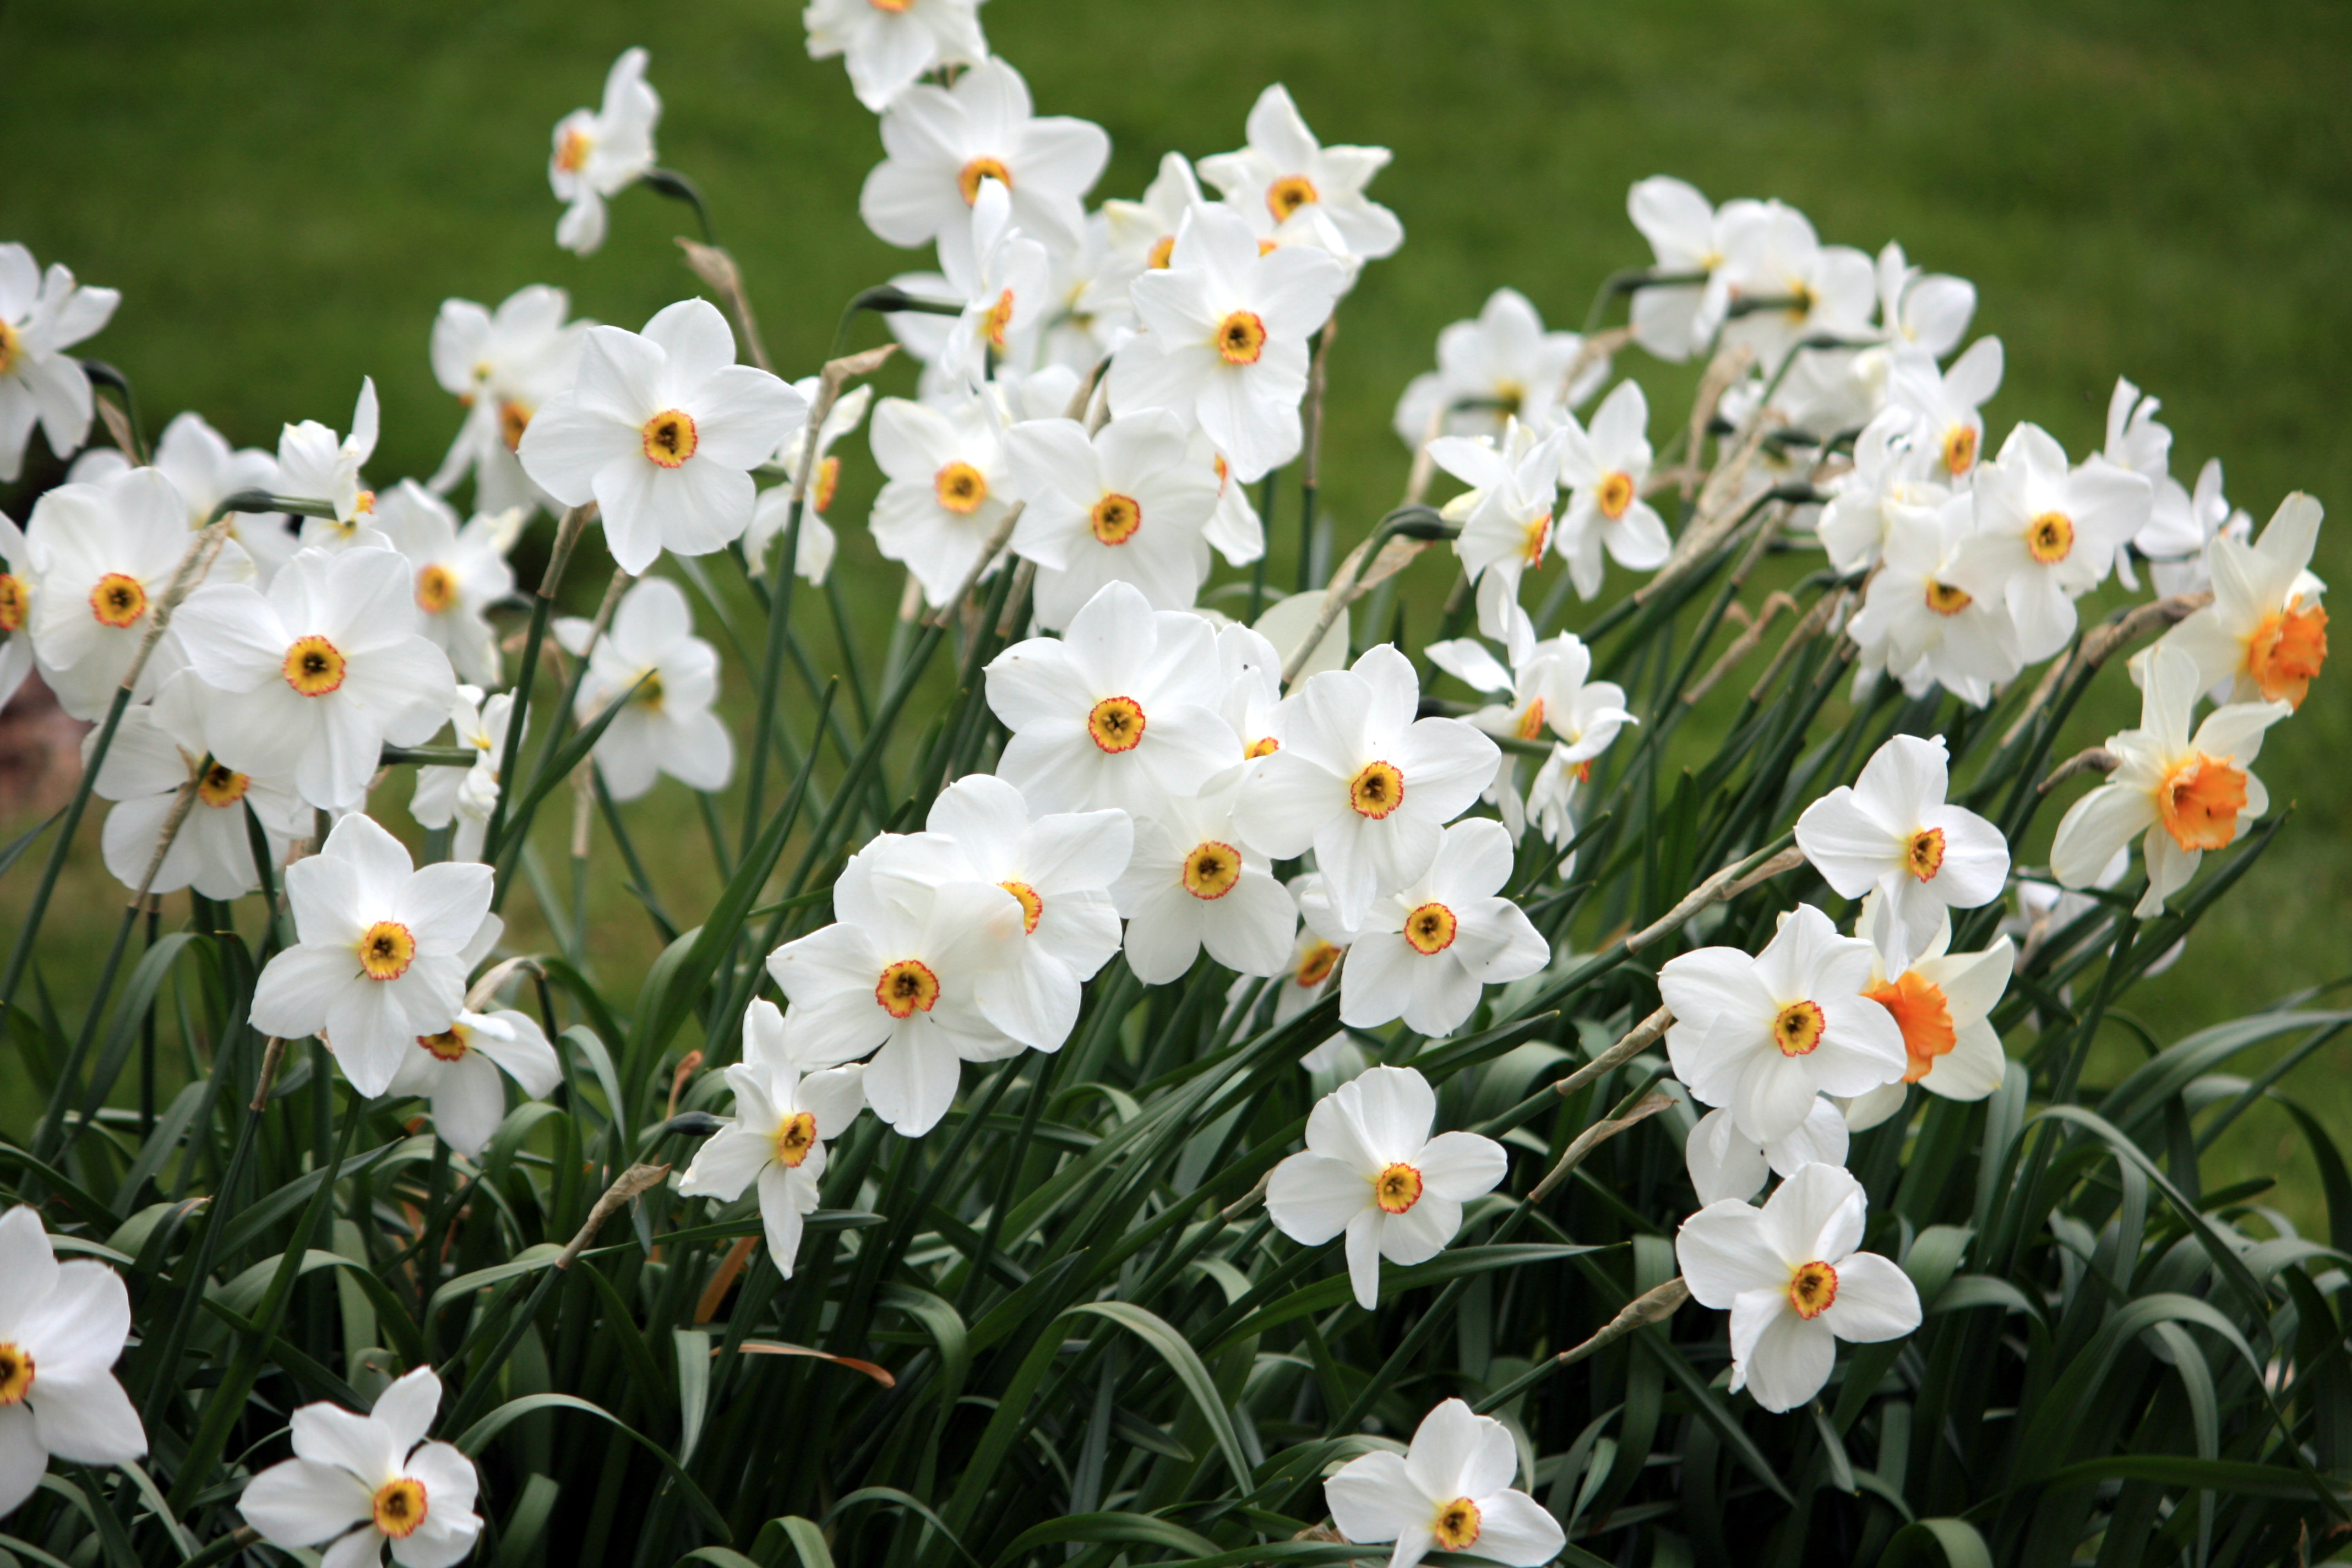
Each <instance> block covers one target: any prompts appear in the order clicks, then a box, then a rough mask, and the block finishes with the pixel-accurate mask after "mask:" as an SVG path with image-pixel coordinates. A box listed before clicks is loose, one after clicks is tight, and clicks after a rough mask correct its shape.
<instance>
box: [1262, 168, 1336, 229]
mask: <svg viewBox="0 0 2352 1568" xmlns="http://www.w3.org/2000/svg"><path fill="white" fill-rule="evenodd" d="M1321 199H1322V198H1321V197H1320V196H1318V195H1316V194H1315V182H1314V181H1312V180H1310V179H1308V178H1307V176H1306V175H1304V174H1285V175H1284V176H1283V177H1282V178H1280V179H1278V180H1276V181H1275V183H1274V184H1270V185H1268V186H1266V188H1265V210H1266V211H1268V212H1270V213H1272V214H1273V215H1274V221H1275V222H1276V223H1280V222H1282V221H1283V219H1285V218H1286V217H1288V216H1290V215H1291V214H1293V213H1295V212H1297V210H1298V209H1299V208H1300V207H1303V206H1307V205H1311V204H1313V203H1315V202H1318V201H1320V200H1321Z"/></svg>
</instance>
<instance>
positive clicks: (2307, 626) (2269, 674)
mask: <svg viewBox="0 0 2352 1568" xmlns="http://www.w3.org/2000/svg"><path fill="white" fill-rule="evenodd" d="M0 625H5V616H0ZM2326 663H2327V612H2326V610H2325V609H2322V608H2321V607H2320V606H2319V605H2294V604H2292V603H2290V604H2289V605H2287V607H2286V608H2285V609H2283V610H2273V611H2272V612H2271V613H2270V614H2269V615H2267V616H2263V618H2262V620H2261V622H2260V623H2259V624H2258V625H2257V626H2255V627H2254V629H2253V631H2252V633H2251V634H2250V635H2249V636H2248V637H2247V638H2246V673H2247V674H2248V675H2250V676H2252V678H2253V681H2254V685H2255V687H2256V689H2259V690H2260V691H2261V692H2262V694H2263V700H2264V701H2266V702H2280V701H2284V702H2288V703H2291V704H2293V705H2294V706H2295V707H2297V708H2300V707H2302V706H2303V700H2304V698H2305V695H2307V694H2308V693H2309V692H2310V690H2311V683H2312V681H2313V679H2315V678H2316V677H2317V676H2318V674H2319V672H2320V670H2321V668H2323V667H2325V666H2326Z"/></svg>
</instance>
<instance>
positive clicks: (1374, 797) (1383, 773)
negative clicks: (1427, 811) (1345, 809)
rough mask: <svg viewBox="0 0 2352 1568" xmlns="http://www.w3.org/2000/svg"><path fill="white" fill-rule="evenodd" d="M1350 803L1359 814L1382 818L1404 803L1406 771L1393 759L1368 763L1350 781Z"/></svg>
mask: <svg viewBox="0 0 2352 1568" xmlns="http://www.w3.org/2000/svg"><path fill="white" fill-rule="evenodd" d="M1348 804H1349V805H1351V806H1353V807H1355V810H1356V815H1357V816H1369V817H1370V818H1371V819H1372V820H1373V821H1374V822H1378V821H1380V820H1381V818H1382V817H1384V816H1388V814H1389V813H1390V812H1392V811H1394V810H1395V809H1396V808H1397V807H1398V806H1400V805H1403V804H1404V774H1403V773H1400V772H1398V771H1397V768H1396V766H1395V764H1394V763H1365V764H1364V765H1363V768H1362V770H1361V771H1360V772H1359V773H1357V774H1356V776H1355V777H1354V778H1352V779H1349V781H1348Z"/></svg>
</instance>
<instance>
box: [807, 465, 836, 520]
mask: <svg viewBox="0 0 2352 1568" xmlns="http://www.w3.org/2000/svg"><path fill="white" fill-rule="evenodd" d="M840 488H841V459H840V458H826V459H825V460H824V461H823V462H821V463H819V464H818V465H817V466H816V494H815V495H814V496H812V497H811V498H810V500H811V501H812V502H813V503H814V505H815V507H816V510H818V511H820V512H822V511H824V510H825V509H826V508H827V507H830V506H831V505H833V492H834V491H835V490H837V489H840Z"/></svg>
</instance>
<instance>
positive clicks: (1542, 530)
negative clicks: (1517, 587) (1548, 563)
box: [1519, 512, 1551, 566]
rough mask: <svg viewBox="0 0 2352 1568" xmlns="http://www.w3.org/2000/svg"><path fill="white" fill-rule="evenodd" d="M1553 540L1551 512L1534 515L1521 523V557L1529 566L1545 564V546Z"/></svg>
mask: <svg viewBox="0 0 2352 1568" xmlns="http://www.w3.org/2000/svg"><path fill="white" fill-rule="evenodd" d="M1550 542H1551V513H1549V512H1546V513H1544V514H1543V515H1542V516H1541V517H1532V518H1529V519H1528V521H1525V522H1523V523H1521V524H1520V525H1519V559H1520V560H1522V561H1524V562H1526V563H1528V565H1529V566H1540V565H1542V564H1543V558H1544V547H1545V546H1546V545H1549V543H1550Z"/></svg>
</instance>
